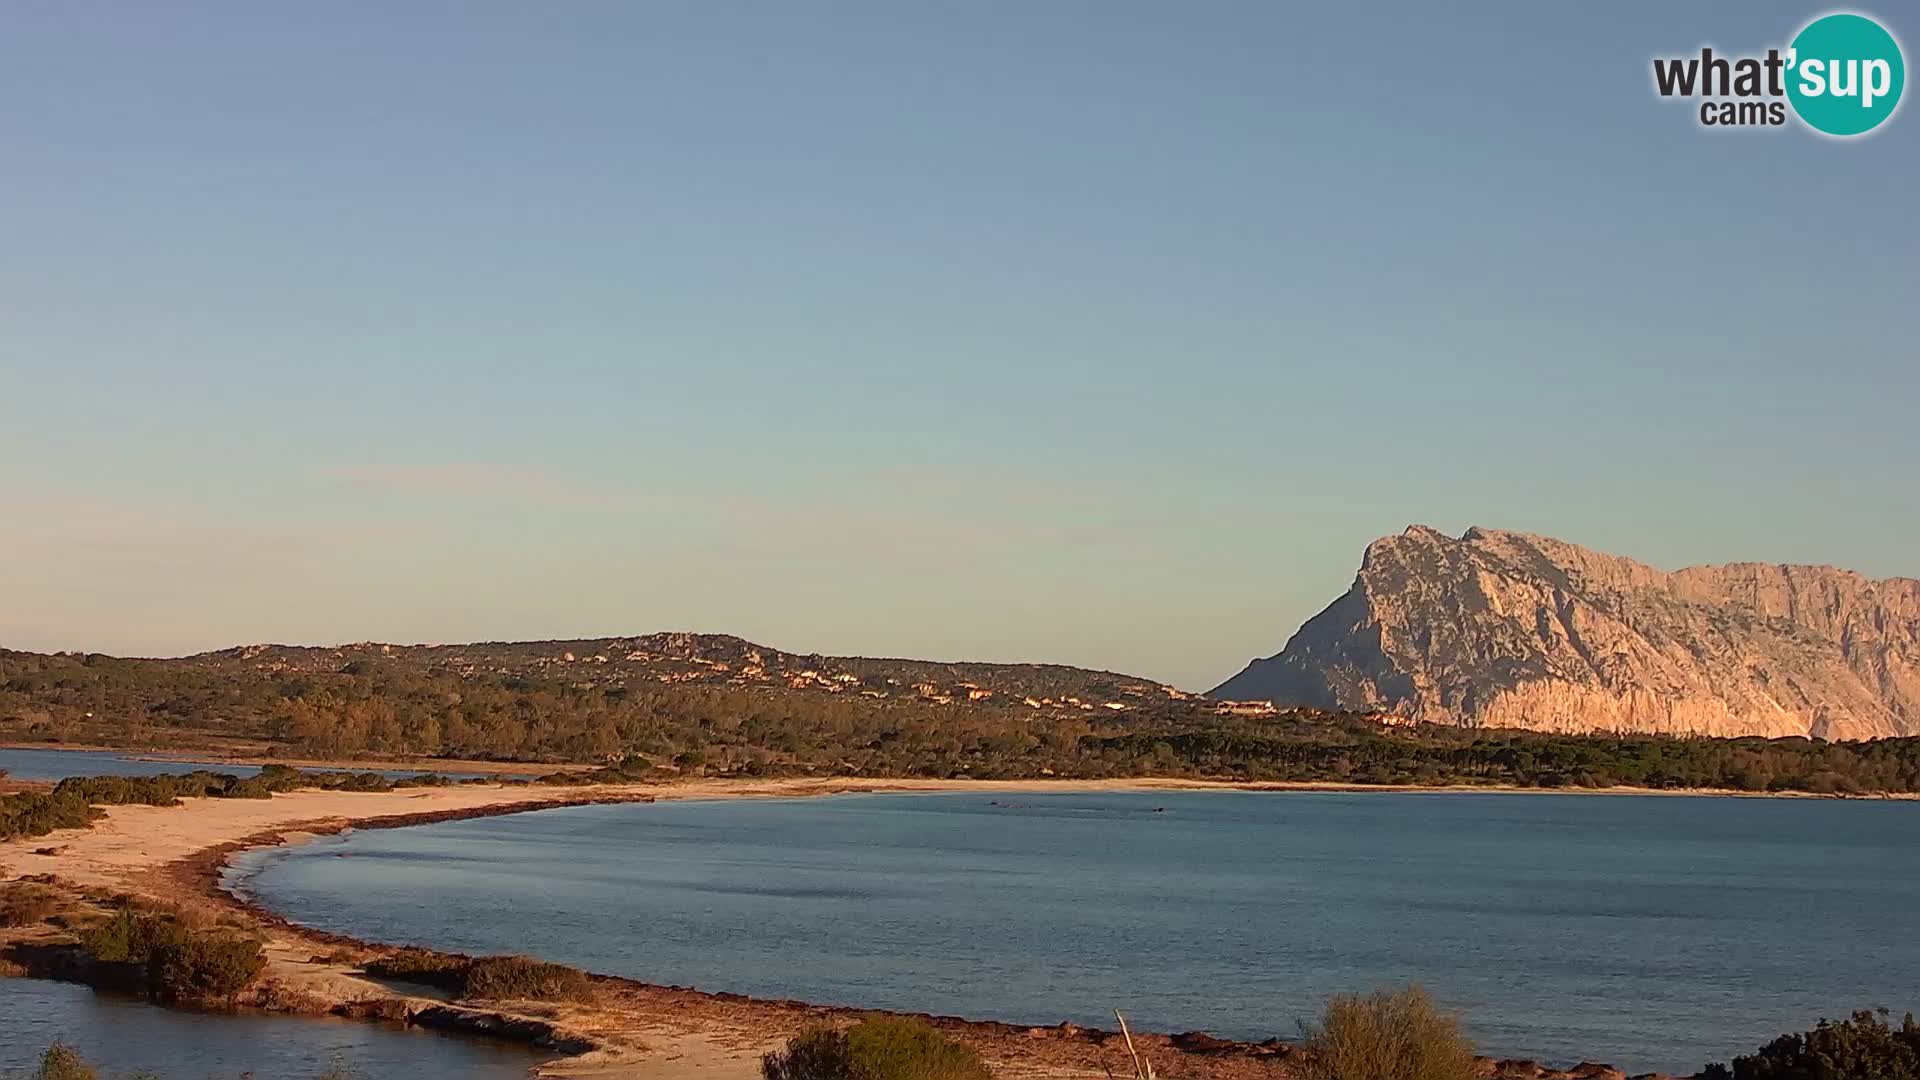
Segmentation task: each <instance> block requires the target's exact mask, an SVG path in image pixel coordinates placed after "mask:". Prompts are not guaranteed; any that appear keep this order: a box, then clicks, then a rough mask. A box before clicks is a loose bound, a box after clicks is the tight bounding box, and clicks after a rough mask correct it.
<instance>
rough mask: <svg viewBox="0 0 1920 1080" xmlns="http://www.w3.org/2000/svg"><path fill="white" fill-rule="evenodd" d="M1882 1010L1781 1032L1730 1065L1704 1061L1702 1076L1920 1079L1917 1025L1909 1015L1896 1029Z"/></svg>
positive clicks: (1710, 1079) (1711, 1079) (1709, 1079)
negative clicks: (1792, 1032)
mask: <svg viewBox="0 0 1920 1080" xmlns="http://www.w3.org/2000/svg"><path fill="white" fill-rule="evenodd" d="M1886 1018H1887V1011H1886V1010H1885V1009H1882V1010H1880V1012H1879V1013H1878V1014H1875V1013H1871V1012H1868V1011H1866V1010H1864V1009H1863V1010H1860V1011H1859V1012H1856V1013H1854V1014H1853V1016H1852V1018H1850V1019H1847V1020H1838V1021H1834V1020H1822V1021H1820V1023H1819V1024H1818V1025H1817V1026H1816V1027H1815V1028H1814V1029H1813V1030H1812V1031H1809V1032H1805V1033H1804V1034H1799V1035H1782V1036H1780V1037H1779V1038H1777V1039H1775V1040H1773V1041H1772V1042H1770V1043H1768V1044H1767V1045H1765V1046H1763V1047H1761V1048H1760V1052H1759V1053H1757V1054H1754V1055H1752V1056H1751V1057H1738V1058H1734V1059H1733V1066H1732V1067H1731V1068H1729V1067H1728V1066H1726V1065H1724V1064H1720V1065H1709V1066H1707V1067H1706V1069H1705V1070H1703V1071H1702V1072H1701V1074H1700V1075H1701V1076H1702V1077H1703V1078H1705V1080H1728V1078H1732V1080H1920V1026H1916V1025H1915V1024H1914V1022H1913V1014H1912V1013H1908V1014H1907V1017H1906V1019H1905V1020H1904V1021H1903V1022H1902V1023H1901V1025H1900V1026H1899V1027H1898V1028H1894V1027H1892V1026H1890V1025H1889V1024H1888V1023H1887V1020H1886Z"/></svg>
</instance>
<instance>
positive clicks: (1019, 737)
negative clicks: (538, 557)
mask: <svg viewBox="0 0 1920 1080" xmlns="http://www.w3.org/2000/svg"><path fill="white" fill-rule="evenodd" d="M1397 720H1398V718H1395V717H1382V716H1378V715H1374V714H1369V713H1360V712H1339V711H1322V710H1317V709H1285V708H1281V709H1273V708H1271V707H1266V706H1260V705H1235V704H1232V703H1228V702H1221V701H1217V700H1214V699H1211V698H1207V697H1204V696H1201V695H1193V694H1185V693H1182V692H1180V691H1178V690H1176V689H1173V688H1171V687H1166V686H1162V685H1159V684H1156V683H1153V682H1150V681H1148V680H1144V679H1137V678H1132V677H1129V676H1125V675H1117V674H1113V673H1110V672H1094V671H1084V670H1081V669H1076V668H1066V667H1057V666H1046V665H988V664H936V663H930V662H924V661H910V660H871V659H862V658H834V657H822V656H814V655H802V654H791V653H784V652H780V651H778V650H773V649H768V648H765V647H763V646H757V645H753V644H752V643H750V642H745V641H742V640H740V639H738V638H729V637H719V636H701V635H687V634H659V635H652V636H649V637H642V638H614V639H597V640H586V641H568V642H533V643H519V644H483V645H464V646H443V647H431V646H412V647H391V646H381V645H360V646H348V647H343V648H339V649H308V648H288V647H282V646H253V647H247V648H244V649H233V650H227V651H224V652H219V653H209V654H204V655H201V656H196V657H188V658H183V659H177V660H131V659H122V658H115V657H108V656H102V655H98V654H86V655H74V654H59V655H52V656H48V655H40V654H32V653H19V652H4V653H0V738H4V739H11V740H20V741H30V742H36V743H48V744H62V743H65V744H84V743H99V744H105V745H112V746H128V747H141V748H159V747H202V748H204V747H226V748H235V747H248V748H252V749H255V750H264V751H266V752H269V753H278V754H282V755H285V756H289V757H293V756H302V757H317V758H328V759H353V758H358V757H369V756H382V757H390V756H409V755H418V756H424V757H435V756H444V757H460V758H479V759H492V760H502V761H520V762H545V763H557V762H601V763H610V762H625V763H626V766H625V767H626V768H628V769H629V770H632V769H634V768H643V767H646V766H654V767H658V768H661V769H665V770H672V771H675V772H677V773H679V774H681V775H687V774H694V775H698V774H728V775H782V774H809V773H810V774H827V775H864V776H928V777H962V776H964V777H978V778H1010V779H1021V778H1038V777H1046V776H1064V777H1078V778H1095V777H1126V776H1139V775H1160V776H1182V777H1210V778H1220V779H1234V780H1253V781H1322V782H1348V783H1369V784H1445V783H1467V784H1490V785H1491V784H1501V785H1518V786H1530V787H1605V786H1612V785H1633V786H1643V787H1653V788H1694V787H1706V788H1730V789H1737V790H1745V791H1807V792H1818V793H1875V792H1912V791H1916V790H1920V739H1914V738H1905V739H1882V740H1878V741H1874V742H1858V743H1854V742H1823V741H1819V740H1813V739H1807V738H1779V739H1762V738H1741V739H1707V738H1668V737H1661V736H1646V735H1639V736H1613V735H1555V734H1546V733H1533V732H1526V731H1519V730H1504V729H1477V728H1462V727H1453V726H1447V725H1403V724H1399V723H1396V722H1395V721H1397Z"/></svg>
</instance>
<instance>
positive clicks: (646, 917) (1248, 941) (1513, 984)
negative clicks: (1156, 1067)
mask: <svg viewBox="0 0 1920 1080" xmlns="http://www.w3.org/2000/svg"><path fill="white" fill-rule="evenodd" d="M233 876H234V878H235V880H236V881H238V882H240V883H241V884H242V886H243V887H244V888H246V889H248V890H250V891H251V892H253V893H254V894H255V895H256V896H258V897H259V898H260V899H261V900H262V901H263V902H265V903H267V904H268V905H269V906H271V907H273V908H275V909H276V910H279V911H282V912H284V913H286V914H288V915H289V916H291V917H293V918H295V919H298V920H300V921H302V922H305V923H308V924H310V925H314V926H318V927H323V928H325V929H329V930H335V931H341V932H345V933H349V934H353V935H356V936H359V937H364V938H369V939H372V940H377V941H383V942H392V943H418V944H428V945H434V946H439V947H443V948H450V949H456V950H461V951H469V952H509V951H511V952H527V953H532V954H534V955H538V956H541V957H544V958H547V959H552V960H557V961H561V962H564V963H569V964H575V965H579V966H582V967H586V968H590V969H592V970H596V971H602V972H609V973H615V974H622V975H628V976H632V977H635V978H640V979H645V980H648V981H652V982H660V983H671V984H681V985H691V986H697V987H700V988H702V989H706V990H726V991H735V992H740V993H747V994H753V995H756V996H772V997H794V998H801V999H804V1000H808V1001H815V1002H830V1003H841V1004H849V1005H859V1006H870V1007H877V1008H889V1009H905V1010H915V1011H928V1012H936V1013H951V1014H958V1015H963V1016H968V1017H973V1018H981V1019H999V1020H1008V1021H1012V1022H1017V1023H1035V1024H1050V1023H1057V1022H1059V1021H1061V1020H1073V1021H1075V1022H1079V1023H1084V1024H1102V1023H1110V1021H1111V1012H1110V1011H1109V1010H1111V1009H1112V1008H1114V1007H1119V1008H1122V1009H1124V1010H1126V1011H1127V1013H1128V1016H1129V1019H1130V1020H1133V1021H1134V1022H1135V1023H1136V1024H1137V1025H1138V1026H1141V1027H1145V1028H1149V1029H1154V1030H1161V1031H1184V1030H1191V1029H1201V1030H1207V1031H1212V1032H1215V1033H1217V1034H1221V1035H1225V1036H1230V1037H1236V1038H1263V1037H1267V1036H1271V1035H1278V1036H1281V1037H1291V1036H1293V1035H1295V1034H1297V1032H1298V1028H1299V1022H1300V1021H1301V1020H1303V1019H1306V1018H1309V1017H1311V1016H1313V1015H1315V1014H1316V1012H1317V1010H1318V1009H1319V1007H1320V1005H1321V1004H1322V1003H1323V1001H1324V999H1325V998H1326V996H1327V995H1328V994H1331V993H1335V992H1340V991H1356V990H1366V989H1370V988H1374V987H1377V986H1382V985H1387V984H1393V983H1403V982H1407V981H1418V982H1420V983H1423V984H1425V985H1426V986H1427V987H1429V988H1430V989H1431V990H1433V991H1434V993H1435V994H1436V995H1437V996H1438V997H1439V998H1441V999H1442V1001H1443V1002H1445V1003H1446V1004H1447V1005H1449V1006H1452V1007H1454V1008H1456V1009H1458V1010H1459V1011H1460V1012H1461V1013H1462V1015H1463V1016H1464V1018H1465V1020H1466V1023H1467V1026H1468V1028H1469V1029H1470V1031H1471V1033H1472V1034H1473V1035H1474V1036H1475V1038H1476V1039H1477V1040H1478V1042H1479V1044H1480V1046H1481V1049H1482V1051H1483V1052H1487V1053H1493V1054H1499V1055H1514V1056H1525V1057H1535V1058H1541V1059H1545V1060H1548V1061H1553V1062H1559V1063H1571V1062H1573V1061H1577V1060H1581V1059H1594V1060H1602V1061H1611V1062H1613V1063H1614V1064H1617V1065H1620V1066H1622V1067H1623V1068H1626V1069H1627V1070H1628V1071H1629V1072H1634V1071H1642V1070H1654V1069H1659V1070H1665V1071H1672V1072H1677V1073H1689V1072H1692V1071H1693V1070H1695V1069H1697V1068H1698V1067H1699V1066H1700V1065H1701V1064H1702V1063H1704V1062H1706V1061H1709V1060H1723V1059H1725V1058H1727V1057H1729V1056H1731V1055H1732V1054H1734V1053H1737V1052H1745V1051H1749V1050H1751V1049H1752V1048H1754V1047H1755V1046H1757V1045H1759V1044H1760V1043H1761V1042H1763V1041H1765V1040H1767V1039H1769V1038H1771V1037H1772V1036H1774V1035H1777V1034H1779V1033H1780V1032H1782V1031H1785V1030H1790V1029H1792V1030H1797V1029H1800V1028H1804V1027H1806V1026H1809V1025H1810V1024H1811V1023H1812V1022H1813V1021H1815V1020H1817V1019H1819V1018H1820V1017H1821V1016H1822V1015H1837V1014H1840V1013H1843V1012H1845V1011H1847V1010H1850V1009H1852V1008H1855V1007H1861V1006H1887V1007H1891V1008H1895V1009H1896V1010H1904V1009H1906V1008H1910V1007H1911V1008H1920V935H1916V934H1914V933H1913V927H1912V922H1913V917H1914V916H1913V913H1914V912H1916V911H1920V805H1915V804H1911V803H1889V802H1871V803H1870V802H1841V801H1806V800H1759V799H1716V798H1656V797H1644V798H1623V797H1594V796H1574V795H1493V794H1487V795H1480V794H1459V793H1443V794H1419V793H1406V794H1376V793H1367V794H1340V793H1311V794H1308V793H1267V794H1253V793H1151V794H1132V793H1129V794H1098V795H1084V794H1030V795H1001V796H997V797H995V796H987V795H981V794H938V795H858V796H841V797H834V798H823V799H803V800H760V801H750V800H739V801H715V802H665V803H657V804H652V805H638V806H633V805H629V806H595V807H576V808H569V809H561V810H550V811H541V812H538V813H529V814H522V815H515V816H510V817H499V818H485V819H475V820H468V821H458V822H446V823H441V824H435V825H428V826H422V827H418V828H408V829H395V830H377V831H367V832H358V833H351V834H348V835H345V836H342V837H336V838H331V839H327V840H322V841H318V842H315V843H313V844H309V845H307V846H304V847H299V848H292V849H285V850H280V851H274V852H264V853H255V854H253V855H251V856H248V857H246V858H245V859H244V861H243V862H242V863H241V864H240V865H238V866H236V868H235V870H234V872H233Z"/></svg>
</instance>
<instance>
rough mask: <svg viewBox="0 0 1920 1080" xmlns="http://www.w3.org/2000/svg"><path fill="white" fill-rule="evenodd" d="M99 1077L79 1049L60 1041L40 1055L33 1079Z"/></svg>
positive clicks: (95, 1078)
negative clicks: (38, 1065)
mask: <svg viewBox="0 0 1920 1080" xmlns="http://www.w3.org/2000/svg"><path fill="white" fill-rule="evenodd" d="M99 1077H100V1074H99V1073H97V1072H95V1071H94V1068H93V1066H91V1065H89V1064H87V1061H86V1059H85V1058H83V1057H81V1056H80V1052H79V1051H78V1050H75V1049H74V1048H73V1047H71V1046H68V1045H67V1044H66V1043H58V1042H57V1043H54V1044H53V1045H52V1046H49V1047H47V1052H46V1053H44V1054H42V1055H40V1067H39V1068H38V1069H36V1070H34V1073H33V1080H99Z"/></svg>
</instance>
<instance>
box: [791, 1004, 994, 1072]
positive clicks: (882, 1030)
mask: <svg viewBox="0 0 1920 1080" xmlns="http://www.w3.org/2000/svg"><path fill="white" fill-rule="evenodd" d="M760 1073H761V1075H762V1076H763V1077H764V1078H765V1080H991V1078H992V1076H993V1074H992V1072H991V1071H989V1070H988V1069H987V1066H986V1063H985V1062H983V1061H981V1060H980V1055H978V1054H976V1053H974V1052H973V1049H972V1048H971V1047H968V1046H967V1045H965V1044H964V1043H961V1042H958V1041H956V1040H954V1039H950V1038H948V1037H947V1036H945V1035H942V1034H941V1033H940V1032H939V1031H938V1030H937V1029H935V1028H934V1026H933V1025H932V1024H929V1023H927V1022H926V1021H924V1020H913V1019H908V1018H906V1017H898V1016H876V1017H869V1018H868V1019H865V1020H862V1021H860V1022H859V1023H857V1024H855V1025H853V1026H852V1027H850V1028H848V1029H847V1030H845V1031H836V1030H834V1029H832V1028H815V1029H814V1030H812V1031H807V1032H803V1033H802V1034H800V1035H797V1036H795V1037H794V1038H792V1039H789V1040H787V1045H786V1048H785V1049H782V1050H776V1051H774V1052H773V1053H770V1054H768V1055H766V1056H765V1057H763V1058H761V1059H760Z"/></svg>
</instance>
